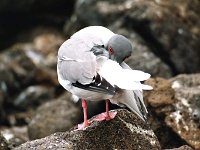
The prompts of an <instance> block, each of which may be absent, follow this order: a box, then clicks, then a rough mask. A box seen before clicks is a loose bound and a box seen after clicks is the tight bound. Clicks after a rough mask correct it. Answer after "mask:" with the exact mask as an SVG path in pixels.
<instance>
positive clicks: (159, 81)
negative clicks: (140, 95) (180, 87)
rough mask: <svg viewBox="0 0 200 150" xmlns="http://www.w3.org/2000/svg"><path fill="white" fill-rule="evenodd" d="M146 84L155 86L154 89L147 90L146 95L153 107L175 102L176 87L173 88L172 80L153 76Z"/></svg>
mask: <svg viewBox="0 0 200 150" xmlns="http://www.w3.org/2000/svg"><path fill="white" fill-rule="evenodd" d="M145 84H148V85H151V86H152V87H153V90H152V91H145V92H144V97H145V99H146V100H147V101H148V104H149V105H151V106H152V107H154V108H156V107H160V106H166V105H172V104H173V103H174V102H175V99H174V94H175V92H174V89H172V88H171V83H170V81H168V80H166V79H164V78H151V79H149V80H147V81H145Z"/></svg>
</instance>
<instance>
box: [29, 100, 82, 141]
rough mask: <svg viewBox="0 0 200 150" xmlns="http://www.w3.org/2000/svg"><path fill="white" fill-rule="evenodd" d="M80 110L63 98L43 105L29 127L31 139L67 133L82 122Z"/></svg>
mask: <svg viewBox="0 0 200 150" xmlns="http://www.w3.org/2000/svg"><path fill="white" fill-rule="evenodd" d="M80 116H81V114H80V109H79V108H78V107H76V106H75V104H74V103H73V102H71V101H66V100H64V99H62V98H59V99H58V100H52V101H50V102H47V103H45V104H43V105H41V106H40V107H39V108H38V109H37V111H36V115H35V116H34V117H33V118H32V121H31V122H30V123H29V125H28V133H29V137H30V139H38V138H42V137H45V136H47V135H50V134H52V133H55V132H59V131H66V130H69V129H70V128H72V127H73V126H74V125H75V124H77V123H78V122H79V121H80Z"/></svg>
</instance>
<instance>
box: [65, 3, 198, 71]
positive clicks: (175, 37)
mask: <svg viewBox="0 0 200 150" xmlns="http://www.w3.org/2000/svg"><path fill="white" fill-rule="evenodd" d="M199 7H200V2H199V1H196V0H193V1H192V2H191V1H190V0H186V1H183V0H181V1H177V2H174V1H173V0H170V1H167V2H166V1H164V0H160V1H155V0H150V1H145V0H142V1H132V0H125V1H123V0H118V1H104V0H88V1H82V0H78V1H77V4H76V7H75V8H76V9H75V14H74V15H73V16H72V18H71V23H68V22H67V23H68V25H66V28H65V30H66V31H69V32H66V33H70V34H71V33H73V32H74V31H77V30H78V29H80V28H82V27H84V26H88V25H103V26H109V27H112V26H113V24H115V23H119V22H120V24H121V26H122V27H124V28H126V30H127V31H128V32H129V33H131V32H136V33H137V34H138V35H139V36H140V37H141V38H142V39H143V40H144V43H145V45H147V46H148V47H149V49H150V50H151V51H152V52H153V53H154V54H155V55H156V56H159V57H160V59H161V60H162V61H163V62H164V63H165V64H167V65H168V66H170V69H172V71H173V73H174V74H177V73H184V72H187V73H193V72H199V65H200V59H199V58H200V53H199V52H198V51H197V50H196V49H198V47H199V46H200V44H199V39H200V38H199V37H200V30H199V28H198V27H199V25H200V21H199V20H198V18H199V17H200V13H199V9H198V8H199ZM91 8H92V9H91ZM85 10H87V12H86V11H85ZM194 20H195V21H194ZM69 24H70V25H69ZM186 54H187V55H186ZM188 62H189V63H188Z"/></svg>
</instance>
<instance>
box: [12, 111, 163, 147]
mask: <svg viewBox="0 0 200 150" xmlns="http://www.w3.org/2000/svg"><path fill="white" fill-rule="evenodd" d="M117 112H118V113H117V115H116V117H115V118H114V119H113V120H110V121H103V122H93V123H92V124H91V125H90V126H89V127H87V128H86V129H85V130H73V129H72V130H71V131H69V132H63V133H55V134H52V135H50V136H48V137H45V138H42V139H39V140H35V141H30V142H26V143H24V144H22V145H21V146H19V147H17V148H15V150H25V149H30V150H31V149H35V150H37V149H127V150H129V149H130V150H133V149H135V150H136V149H155V150H158V149H161V148H160V145H159V142H158V140H157V138H156V136H155V135H154V133H153V131H152V130H151V129H150V128H149V126H148V125H147V124H145V123H144V122H143V121H142V120H141V119H139V118H138V117H137V116H136V115H135V114H133V113H131V112H129V111H127V110H117Z"/></svg>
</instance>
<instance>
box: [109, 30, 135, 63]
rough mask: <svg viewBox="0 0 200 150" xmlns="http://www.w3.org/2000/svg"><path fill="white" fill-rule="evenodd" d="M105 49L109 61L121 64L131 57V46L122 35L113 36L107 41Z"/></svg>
mask: <svg viewBox="0 0 200 150" xmlns="http://www.w3.org/2000/svg"><path fill="white" fill-rule="evenodd" d="M107 49H108V51H109V54H110V55H109V56H110V59H112V60H114V61H116V62H118V63H119V64H121V63H122V62H123V61H124V60H125V59H126V58H127V57H129V56H131V53H132V45H131V42H130V41H129V40H128V39H127V38H126V37H124V36H122V35H118V34H116V35H114V36H113V37H111V39H110V40H109V41H108V46H107Z"/></svg>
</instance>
